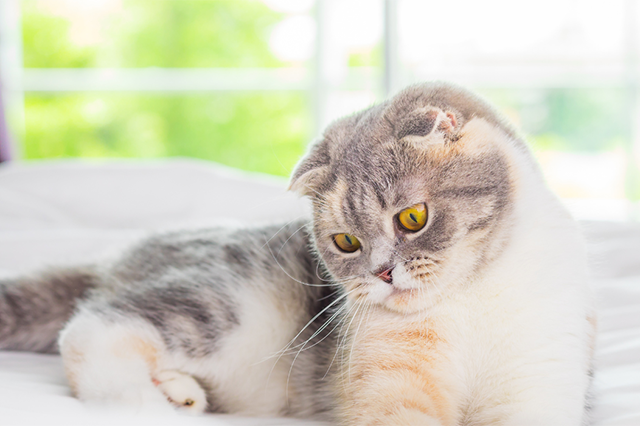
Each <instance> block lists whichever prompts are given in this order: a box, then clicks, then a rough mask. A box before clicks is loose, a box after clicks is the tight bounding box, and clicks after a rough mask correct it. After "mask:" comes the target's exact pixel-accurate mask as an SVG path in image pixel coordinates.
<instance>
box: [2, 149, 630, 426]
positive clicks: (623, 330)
mask: <svg viewBox="0 0 640 426" xmlns="http://www.w3.org/2000/svg"><path fill="white" fill-rule="evenodd" d="M285 187H286V181H284V180H279V179H275V178H271V177H266V176H260V175H250V174H246V173H240V172H238V171H235V170H231V169H228V168H224V167H221V166H216V165H212V164H210V163H204V162H198V161H192V160H173V161H164V162H146V163H143V162H122V161H120V162H106V163H105V162H99V163H91V164H88V163H84V162H83V163H80V162H42V163H27V164H14V165H8V166H7V165H2V166H0V276H2V275H13V274H19V273H24V272H26V271H31V270H33V269H34V268H41V267H43V266H47V265H59V264H76V263H82V262H89V261H92V260H95V259H99V258H100V257H103V256H108V255H109V253H112V252H114V251H117V250H118V249H119V248H120V247H122V246H123V245H126V244H128V243H130V242H131V241H133V240H135V239H137V238H140V237H141V236H143V235H144V234H145V233H149V232H152V231H155V230H158V229H169V228H177V227H195V226H207V225H215V224H228V225H234V224H257V223H264V222H274V221H283V220H286V219H294V218H296V217H300V216H302V215H305V214H307V212H308V205H307V204H306V203H305V202H302V201H300V200H298V199H297V198H296V197H295V196H293V195H292V194H288V193H286V191H285V189H284V188H285ZM584 227H585V231H586V234H587V237H588V240H589V242H590V250H591V255H592V264H593V265H594V281H595V285H596V289H597V294H598V301H599V309H600V335H599V339H598V348H597V371H596V376H595V381H594V383H595V386H594V390H595V394H596V397H595V400H594V408H593V416H594V420H593V424H594V425H599V426H605V425H606V426H614V425H628V426H640V226H638V225H633V224H620V223H619V224H616V223H602V222H601V223H597V222H591V223H585V224H584ZM541 409H544V407H541ZM125 423H127V424H128V423H130V424H136V425H146V424H149V425H152V424H153V425H154V426H157V425H164V424H181V425H190V424H197V425H200V424H202V425H287V424H298V425H312V424H316V425H317V424H319V423H313V422H310V421H302V420H285V419H242V418H238V417H233V416H214V415H207V416H204V417H200V418H185V417H184V416H181V417H179V418H169V419H167V418H148V417H141V416H139V415H138V416H134V415H133V414H131V413H128V414H126V415H125V414H121V415H119V417H114V415H113V414H110V413H109V414H107V413H105V412H104V411H96V409H91V408H87V407H85V406H83V405H82V404H80V403H79V401H77V400H76V399H74V398H73V397H71V395H70V393H69V389H68V387H67V384H66V380H65V378H64V374H63V371H62V365H61V361H60V357H59V356H54V355H37V354H27V353H16V352H0V425H40V424H42V425H45V424H46V425H51V424H60V425H76V424H77V425H88V424H105V425H107V424H109V425H110V424H125Z"/></svg>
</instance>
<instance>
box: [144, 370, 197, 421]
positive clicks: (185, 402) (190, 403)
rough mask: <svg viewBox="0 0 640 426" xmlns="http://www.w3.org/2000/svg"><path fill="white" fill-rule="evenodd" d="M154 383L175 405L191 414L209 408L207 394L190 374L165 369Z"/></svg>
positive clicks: (157, 375) (155, 378)
mask: <svg viewBox="0 0 640 426" xmlns="http://www.w3.org/2000/svg"><path fill="white" fill-rule="evenodd" d="M153 383H154V384H155V385H156V386H157V387H158V389H160V390H161V391H162V393H164V394H165V395H166V397H167V399H169V402H171V403H172V404H173V405H175V406H176V407H178V408H179V409H180V410H182V411H185V412H187V413H189V414H200V413H202V412H204V410H205V409H206V408H207V395H206V393H205V391H204V390H203V389H202V387H201V386H200V385H199V384H198V382H197V381H196V380H195V379H194V378H193V377H191V376H189V375H188V374H184V373H181V372H179V371H176V370H164V371H161V372H159V373H158V374H156V376H155V377H154V379H153Z"/></svg>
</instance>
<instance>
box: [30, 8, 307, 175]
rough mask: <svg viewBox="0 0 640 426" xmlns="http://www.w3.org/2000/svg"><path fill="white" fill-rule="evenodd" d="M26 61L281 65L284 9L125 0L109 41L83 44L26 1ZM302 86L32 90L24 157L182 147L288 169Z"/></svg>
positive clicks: (299, 124)
mask: <svg viewBox="0 0 640 426" xmlns="http://www.w3.org/2000/svg"><path fill="white" fill-rule="evenodd" d="M22 14H23V42H24V47H23V49H24V66H25V67H27V68H29V67H30V68H79V67H124V68H133V67H149V66H156V67H170V68H180V67H200V68H201V67H278V66H283V65H285V64H283V63H282V62H281V61H279V60H278V59H277V58H275V57H274V56H273V55H272V54H271V52H270V51H269V47H268V45H267V40H268V34H269V31H270V28H271V26H272V25H274V24H275V23H277V22H278V21H279V20H280V19H281V15H280V14H278V13H276V12H274V11H272V10H270V9H269V8H267V7H266V6H265V5H264V4H263V3H261V2H258V1H251V0H246V1H238V0H180V1H155V0H154V1H151V0H124V1H123V11H122V14H120V15H117V16H110V17H109V20H108V21H107V22H106V23H105V26H106V30H105V31H106V35H107V36H106V37H105V41H104V42H101V43H98V44H94V45H89V46H82V45H81V44H80V45H79V44H78V43H74V42H73V41H72V40H71V39H70V35H69V34H70V30H71V24H70V22H69V21H68V20H66V19H64V18H61V17H58V16H54V15H53V14H51V13H49V12H48V11H46V10H42V8H41V6H40V5H39V3H37V2H35V1H33V0H24V1H23V2H22ZM308 110H309V108H308V105H307V99H306V95H305V94H301V93H298V92H287V93H281V92H278V93H273V92H251V93H234V94H230V93H224V94H221V93H214V94H178V95H175V94H172V95H164V94H146V93H145V94H142V93H135V92H132V93H83V94H55V95H46V94H28V96H27V97H26V99H25V120H26V134H25V138H24V144H23V151H24V155H25V157H26V158H65V157H135V158H149V157H151V158H154V157H156V158H157V157H166V156H188V157H195V158H202V159H208V160H214V161H217V162H220V163H223V164H226V165H229V166H233V167H238V168H241V169H246V170H254V171H261V172H265V173H271V174H276V175H284V176H286V175H288V174H289V173H290V171H291V168H292V167H293V165H294V164H295V162H296V161H297V159H298V158H299V156H300V155H301V154H302V152H303V150H304V146H305V143H306V141H307V140H308V138H309V134H310V128H311V123H310V118H309V116H308Z"/></svg>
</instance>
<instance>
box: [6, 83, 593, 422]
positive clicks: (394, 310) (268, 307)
mask: <svg viewBox="0 0 640 426" xmlns="http://www.w3.org/2000/svg"><path fill="white" fill-rule="evenodd" d="M291 187H292V189H293V190H295V191H298V192H299V193H301V194H304V195H306V196H308V197H310V198H311V200H312V201H313V220H312V221H311V222H310V223H309V224H307V223H305V222H295V223H289V224H286V225H284V226H273V227H263V228H258V229H243V230H225V229H211V230H202V231H188V232H174V233H170V234H165V235H159V236H156V237H153V238H151V239H149V240H147V241H144V242H142V243H140V244H139V245H138V246H136V247H134V248H132V249H131V250H129V251H128V252H126V253H123V254H122V255H121V256H120V259H119V260H116V261H115V262H111V263H108V264H102V265H96V266H91V267H86V268H78V269H70V270H60V271H53V272H50V273H47V274H43V275H39V276H35V277H25V278H21V279H16V280H11V281H4V282H0V289H1V293H0V294H1V296H0V348H3V349H14V350H34V351H45V352H53V351H56V350H57V348H58V345H59V348H60V352H61V354H62V357H63V360H64V365H65V368H66V372H67V377H68V379H69V383H70V385H71V388H72V389H73V391H74V393H75V394H76V395H77V396H78V397H79V398H80V399H82V400H86V401H102V402H114V403H121V404H126V405H140V406H142V407H150V408H152V409H154V410H157V409H167V410H169V409H173V408H172V406H178V407H181V409H183V410H187V411H192V412H201V411H204V410H209V411H215V412H225V413H240V414H247V415H261V416H265V415H266V416H271V415H273V416H276V415H289V416H298V417H323V418H328V419H333V420H335V421H337V422H339V423H340V424H345V425H375V424H379V425H513V426H523V425H562V426H568V425H579V424H581V422H583V421H584V420H585V402H586V401H585V398H586V393H587V389H588V386H589V370H590V366H591V358H592V352H593V345H594V336H595V318H596V317H595V310H594V307H593V300H592V293H591V289H590V286H589V283H588V278H587V265H586V255H585V249H584V244H583V241H582V238H581V236H580V233H579V231H578V229H577V227H576V225H575V223H574V221H573V220H572V219H571V217H570V216H569V215H568V213H567V212H566V211H565V210H564V209H563V208H562V207H561V205H560V203H559V202H558V200H557V199H556V198H555V197H554V196H553V195H552V194H551V192H550V191H549V190H548V189H547V188H546V186H545V184H544V182H543V178H542V176H541V174H540V172H539V170H538V168H537V166H536V164H535V162H534V160H533V158H532V156H531V154H530V152H529V150H528V148H527V146H526V144H525V143H524V142H523V140H522V139H521V138H520V137H519V136H518V135H517V133H516V132H515V131H514V130H513V129H512V128H511V127H510V126H509V125H507V124H505V122H504V121H503V120H502V119H501V118H500V117H499V115H498V114H497V113H496V112H494V110H493V109H492V108H491V107H490V106H489V105H488V104H487V103H486V102H484V101H483V100H481V99H479V98H478V97H477V96H475V95H473V94H472V93H470V92H468V91H466V90H463V89H461V88H458V87H455V86H450V85H446V84H441V83H433V84H424V85H419V86H413V87H409V88H408V89H406V90H404V91H403V92H401V93H399V94H398V95H397V96H395V97H394V98H392V99H390V100H388V101H386V102H384V103H382V104H379V105H377V106H374V107H371V108H369V109H366V110H364V111H361V112H359V113H356V114H354V115H352V116H349V117H346V118H344V119H341V120H338V121H337V122H335V123H334V124H332V125H331V126H329V128H328V129H327V130H326V132H325V133H324V135H323V137H322V139H321V140H319V141H318V142H316V143H315V144H314V145H313V146H312V147H311V149H310V151H309V153H308V154H307V156H306V157H305V158H304V159H303V160H302V161H301V163H300V164H299V165H298V167H297V169H296V171H295V172H294V174H293V177H292V179H291ZM167 400H169V402H168V401H167Z"/></svg>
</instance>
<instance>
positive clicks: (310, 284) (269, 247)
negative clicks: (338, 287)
mask: <svg viewBox="0 0 640 426" xmlns="http://www.w3.org/2000/svg"><path fill="white" fill-rule="evenodd" d="M267 248H268V249H269V253H271V257H272V258H273V260H274V261H275V262H276V265H278V267H279V268H280V269H281V270H282V272H284V273H285V275H286V276H287V277H289V278H291V279H292V280H293V281H295V282H297V283H298V284H302V285H306V286H309V287H333V286H335V284H334V283H331V284H315V283H306V282H304V281H300V280H299V279H297V278H295V277H293V276H291V274H290V273H289V272H287V270H286V269H284V267H283V266H282V265H281V264H280V262H278V258H277V257H276V255H275V254H274V253H273V250H271V246H269V245H268V244H267Z"/></svg>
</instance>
